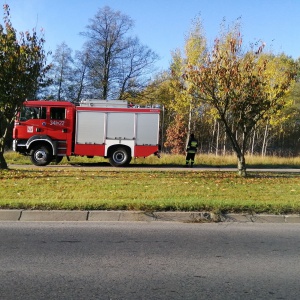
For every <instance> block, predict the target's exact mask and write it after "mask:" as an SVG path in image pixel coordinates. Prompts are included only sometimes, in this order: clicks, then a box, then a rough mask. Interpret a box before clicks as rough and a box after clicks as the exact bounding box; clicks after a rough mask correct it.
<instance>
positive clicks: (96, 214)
mask: <svg viewBox="0 0 300 300" xmlns="http://www.w3.org/2000/svg"><path fill="white" fill-rule="evenodd" d="M0 221H21V222H26V221H37V222H42V221H56V222H66V221H71V222H76V221H82V222H86V221H90V222H103V221H112V222H116V221H122V222H124V221H125V222H126V221H129V222H134V221H143V222H153V221H160V222H182V223H202V222H203V223H204V222H239V223H247V222H250V223H253V222H256V223H300V215H266V214H257V215H251V214H224V215H216V214H214V213H210V212H144V211H100V210H98V211H67V210H49V211H42V210H0Z"/></svg>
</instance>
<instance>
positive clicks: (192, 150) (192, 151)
mask: <svg viewBox="0 0 300 300" xmlns="http://www.w3.org/2000/svg"><path fill="white" fill-rule="evenodd" d="M197 148H198V141H197V140H196V139H195V136H194V134H193V133H192V134H191V135H190V139H189V142H188V145H187V149H186V152H187V154H186V158H185V165H186V166H188V164H189V161H190V160H191V167H193V165H194V162H195V155H196V152H197Z"/></svg>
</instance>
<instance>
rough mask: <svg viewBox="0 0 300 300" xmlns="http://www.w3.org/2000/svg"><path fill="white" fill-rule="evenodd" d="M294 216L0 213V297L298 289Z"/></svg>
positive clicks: (273, 295)
mask: <svg viewBox="0 0 300 300" xmlns="http://www.w3.org/2000/svg"><path fill="white" fill-rule="evenodd" d="M299 231H300V224H256V223H246V224H241V223H238V224H236V223H230V224H228V223H227V224H226V223H213V224H203V223H202V224H201V223H200V224H185V223H168V222H164V223H163V222H157V223H153V222H152V223H146V222H76V223H74V222H65V223H63V222H0V239H1V243H0V267H1V269H0V298H1V299H2V300H17V299H20V300H21V299H22V300H29V299H30V300H34V299H107V300H108V299H130V300H134V299H139V300H140V299H147V300H148V299H172V300H173V299H174V300H177V299H184V300H187V299H222V300H224V299H225V300H226V299H230V300H232V299H244V300H245V299H246V300H247V299H253V300H254V299H255V300H257V299H289V300H293V299H295V300H296V299H299V295H300V285H299V282H300V261H299V254H300V235H299Z"/></svg>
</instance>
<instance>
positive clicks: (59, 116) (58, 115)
mask: <svg viewBox="0 0 300 300" xmlns="http://www.w3.org/2000/svg"><path fill="white" fill-rule="evenodd" d="M65 118H66V109H65V108H64V107H51V109H50V119H51V120H64V119H65Z"/></svg>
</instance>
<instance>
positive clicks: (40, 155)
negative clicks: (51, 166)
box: [34, 149, 47, 162]
mask: <svg viewBox="0 0 300 300" xmlns="http://www.w3.org/2000/svg"><path fill="white" fill-rule="evenodd" d="M34 159H35V160H36V161H37V162H46V161H47V153H46V151H45V150H42V149H40V150H38V151H36V152H35V153H34Z"/></svg>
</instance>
